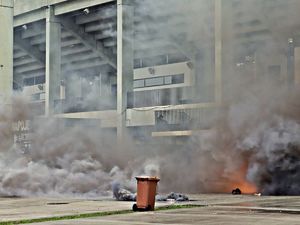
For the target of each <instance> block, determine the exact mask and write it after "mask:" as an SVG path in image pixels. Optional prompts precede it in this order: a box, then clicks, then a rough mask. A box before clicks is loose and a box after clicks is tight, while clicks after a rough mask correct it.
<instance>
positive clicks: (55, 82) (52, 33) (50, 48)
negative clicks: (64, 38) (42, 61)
mask: <svg viewBox="0 0 300 225" xmlns="http://www.w3.org/2000/svg"><path fill="white" fill-rule="evenodd" d="M60 82H61V24H60V23H59V21H58V20H57V19H56V17H55V15H54V7H53V6H48V8H47V10H46V104H45V115H46V116H51V115H53V114H54V111H55V110H54V109H55V107H59V106H55V104H54V101H55V100H59V99H60V84H61V83H60Z"/></svg>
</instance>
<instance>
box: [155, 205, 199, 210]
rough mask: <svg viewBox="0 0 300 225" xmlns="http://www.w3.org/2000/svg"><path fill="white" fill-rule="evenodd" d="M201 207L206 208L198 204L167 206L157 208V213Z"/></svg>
mask: <svg viewBox="0 0 300 225" xmlns="http://www.w3.org/2000/svg"><path fill="white" fill-rule="evenodd" d="M199 207H204V205H197V204H187V205H166V206H161V207H157V208H156V209H155V211H163V210H172V209H190V208H199Z"/></svg>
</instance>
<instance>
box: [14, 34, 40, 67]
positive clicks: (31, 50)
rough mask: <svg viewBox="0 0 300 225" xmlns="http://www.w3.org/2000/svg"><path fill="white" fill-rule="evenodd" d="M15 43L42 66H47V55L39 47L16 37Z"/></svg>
mask: <svg viewBox="0 0 300 225" xmlns="http://www.w3.org/2000/svg"><path fill="white" fill-rule="evenodd" d="M14 43H15V45H17V47H18V48H20V49H21V50H22V51H24V52H26V53H27V54H28V55H29V56H30V57H31V58H33V59H35V60H36V61H37V62H38V63H39V64H40V65H42V66H45V55H44V54H43V53H42V52H41V51H40V50H39V49H38V48H37V47H35V46H32V45H31V44H30V42H29V41H26V40H24V39H22V38H21V37H19V36H17V35H15V36H14Z"/></svg>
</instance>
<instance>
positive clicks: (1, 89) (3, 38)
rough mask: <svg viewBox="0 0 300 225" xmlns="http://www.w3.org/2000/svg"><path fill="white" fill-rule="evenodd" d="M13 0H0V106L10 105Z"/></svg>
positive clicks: (11, 88)
mask: <svg viewBox="0 0 300 225" xmlns="http://www.w3.org/2000/svg"><path fill="white" fill-rule="evenodd" d="M13 6H14V1H13V0H0V25H1V29H0V79H1V81H0V104H1V105H2V104H10V97H11V95H12V90H13V40H14V38H13Z"/></svg>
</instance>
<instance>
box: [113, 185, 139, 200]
mask: <svg viewBox="0 0 300 225" xmlns="http://www.w3.org/2000/svg"><path fill="white" fill-rule="evenodd" d="M112 191H113V196H114V198H115V199H116V200H118V201H136V194H135V193H132V192H131V191H129V190H126V189H124V188H121V185H120V184H119V183H117V182H115V183H113V184H112Z"/></svg>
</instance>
